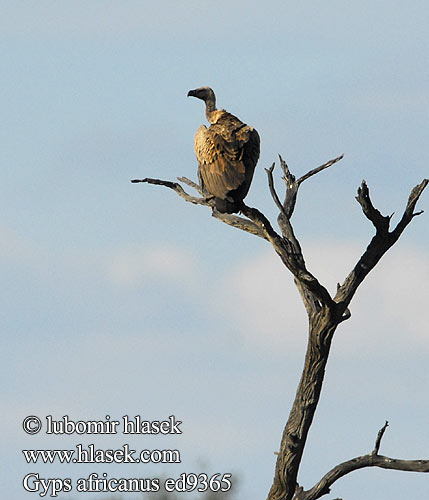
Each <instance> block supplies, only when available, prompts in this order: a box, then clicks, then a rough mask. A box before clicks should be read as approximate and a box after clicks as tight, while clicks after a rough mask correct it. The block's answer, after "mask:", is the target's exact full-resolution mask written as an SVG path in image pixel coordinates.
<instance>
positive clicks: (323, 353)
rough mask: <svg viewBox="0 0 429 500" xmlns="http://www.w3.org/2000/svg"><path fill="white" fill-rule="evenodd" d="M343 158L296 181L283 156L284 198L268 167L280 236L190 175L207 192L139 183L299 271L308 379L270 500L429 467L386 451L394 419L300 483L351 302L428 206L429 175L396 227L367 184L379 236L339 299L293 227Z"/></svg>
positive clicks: (303, 497) (300, 498) (363, 194)
mask: <svg viewBox="0 0 429 500" xmlns="http://www.w3.org/2000/svg"><path fill="white" fill-rule="evenodd" d="M341 159H342V156H339V157H338V158H335V159H333V160H330V161H328V162H326V163H324V164H323V165H321V166H320V167H317V168H315V169H312V170H310V171H309V172H308V173H306V174H305V175H303V176H302V177H300V178H298V179H296V178H295V176H294V175H292V173H291V172H290V170H289V167H288V166H287V164H286V162H285V161H284V160H283V159H282V158H281V157H280V166H281V169H282V172H283V177H282V178H283V180H284V183H285V195H284V200H283V201H281V199H280V197H279V195H278V194H277V192H276V189H275V186H274V178H273V171H274V164H273V165H272V166H271V168H269V169H267V170H266V171H267V175H268V185H269V189H270V192H271V195H272V198H273V200H274V203H275V204H276V206H277V207H278V209H279V216H278V219H277V222H278V226H279V228H280V233H278V232H277V231H276V230H275V229H274V228H273V225H272V224H271V222H270V221H269V220H268V219H267V218H266V217H265V215H264V214H262V213H261V212H260V211H259V210H257V209H256V208H251V207H248V206H246V205H243V207H242V209H241V213H242V214H243V216H244V217H240V216H237V215H231V214H223V213H220V212H218V211H217V210H216V208H215V204H214V201H213V199H210V198H205V197H204V196H203V193H202V190H201V189H200V187H199V185H198V184H196V183H194V182H193V181H190V180H189V179H186V178H180V179H179V180H180V181H181V182H183V183H184V184H187V185H188V186H190V187H192V188H194V189H196V190H197V191H198V193H199V194H200V195H201V197H194V196H191V195H189V194H188V193H187V192H185V190H184V189H183V187H182V186H181V185H180V184H179V183H177V182H171V181H163V180H160V179H149V178H146V179H141V180H138V179H137V180H133V181H131V182H146V183H150V184H157V185H162V186H165V187H168V188H170V189H172V190H174V191H175V192H176V193H177V194H178V195H179V196H181V197H182V198H184V199H185V200H186V201H188V202H191V203H194V204H199V205H206V206H209V207H211V209H212V215H213V216H214V217H216V218H218V219H219V220H221V221H222V222H224V223H226V224H229V225H231V226H234V227H236V228H238V229H241V230H243V231H247V232H249V233H251V234H254V235H256V236H259V237H260V238H263V239H265V240H267V241H268V242H270V243H271V245H272V246H273V248H274V250H275V251H276V253H277V254H278V255H279V257H280V259H281V260H282V262H283V263H284V265H285V266H286V267H287V268H288V269H289V271H290V272H291V273H292V274H293V276H294V280H295V284H296V286H297V288H298V290H299V293H300V295H301V298H302V300H303V302H304V305H305V308H306V311H307V315H308V325H309V332H308V345H307V352H306V356H305V363H304V369H303V372H302V376H301V380H300V382H299V385H298V388H297V392H296V396H295V400H294V403H293V406H292V409H291V412H290V414H289V418H288V420H287V422H286V425H285V428H284V431H283V436H282V440H281V444H280V449H279V452H278V454H277V455H278V456H277V463H276V468H275V473H274V480H273V484H272V486H271V489H270V492H269V494H268V500H292V498H295V500H316V499H317V498H320V497H321V496H323V495H325V494H326V493H328V492H329V487H330V486H331V485H332V484H333V482H335V481H336V480H338V479H339V478H340V477H342V476H344V475H345V474H348V473H349V472H352V471H354V470H356V469H359V468H363V467H374V466H375V467H382V468H390V469H397V470H407V471H416V472H429V466H428V461H427V460H414V461H413V460H400V459H391V458H388V457H384V456H381V455H378V449H379V446H380V442H381V438H382V435H383V433H384V431H385V430H386V427H387V423H386V425H385V426H384V427H383V429H381V430H380V433H379V436H378V438H377V442H376V446H375V449H374V451H373V452H372V453H370V454H368V455H364V456H361V457H357V458H354V459H352V460H349V461H347V462H344V463H342V464H339V465H338V466H336V467H334V468H333V469H332V470H331V471H329V472H328V473H327V474H326V475H325V476H324V477H323V478H322V479H321V480H320V481H319V482H318V483H317V484H316V485H315V486H313V487H312V488H311V489H310V490H307V491H305V490H304V489H303V488H302V487H300V486H298V484H297V477H298V471H299V467H300V463H301V458H302V455H303V452H304V448H305V444H306V440H307V435H308V431H309V429H310V426H311V423H312V421H313V417H314V414H315V411H316V407H317V404H318V402H319V398H320V393H321V389H322V384H323V379H324V374H325V367H326V363H327V361H328V357H329V352H330V348H331V342H332V338H333V335H334V333H335V330H336V328H337V327H338V325H339V324H340V323H341V322H343V321H345V320H347V319H349V318H350V316H351V313H350V310H349V305H350V302H351V300H352V298H353V296H354V294H355V293H356V290H357V288H358V287H359V285H360V284H361V283H362V281H363V280H364V279H365V278H366V276H367V275H368V273H369V272H370V271H371V270H372V269H373V268H374V267H375V266H376V265H377V263H378V262H379V260H380V259H381V258H382V256H383V255H384V254H385V253H386V252H387V251H388V250H389V248H390V247H391V246H392V245H394V244H395V243H396V241H397V240H398V239H399V237H400V236H401V234H402V232H403V231H404V229H405V228H406V227H407V225H408V224H409V223H410V222H411V221H412V219H413V218H414V217H415V216H417V215H420V214H421V213H422V211H420V212H414V210H415V206H416V203H417V201H418V200H419V197H420V195H421V194H422V192H423V190H424V189H425V187H426V186H427V184H428V182H429V181H428V179H424V180H423V181H422V182H421V183H420V184H418V185H417V186H416V187H415V188H414V189H413V190H412V191H411V194H410V196H409V198H408V202H407V204H406V207H405V210H404V213H403V215H402V217H401V219H400V221H399V223H398V224H397V225H396V227H395V228H394V229H393V230H390V217H386V216H383V215H382V214H381V213H380V212H379V211H378V210H377V209H376V208H375V207H374V206H373V204H372V201H371V198H370V195H369V189H368V186H367V184H366V182H365V181H363V182H362V185H361V186H360V188H359V189H358V195H357V198H356V199H357V201H358V202H359V204H360V205H361V208H362V211H363V213H364V215H365V216H366V217H367V218H368V219H369V220H370V221H371V222H372V224H373V225H374V227H375V235H374V237H373V238H372V240H371V241H370V243H369V245H368V247H367V249H366V251H365V252H364V254H363V255H362V257H361V258H360V259H359V261H358V262H357V263H356V265H355V266H354V268H353V269H352V271H351V272H350V273H349V275H348V276H347V277H346V279H345V280H344V282H343V283H342V284H339V285H338V289H337V292H336V295H335V297H331V295H330V294H329V292H328V291H327V289H326V288H325V287H324V286H323V285H322V284H321V283H320V282H319V281H318V280H317V278H316V277H315V276H313V274H312V273H310V272H309V271H308V269H307V268H306V264H305V260H304V256H303V253H302V250H301V246H300V244H299V241H298V239H297V238H296V236H295V233H294V230H293V227H292V224H291V217H292V215H293V212H294V208H295V205H296V201H297V196H298V190H299V187H300V185H301V184H302V183H303V182H304V181H306V180H307V179H309V178H311V177H312V176H313V175H315V174H317V173H319V172H321V171H323V170H325V169H326V168H328V167H330V166H332V165H333V164H335V163H337V162H338V161H339V160H341Z"/></svg>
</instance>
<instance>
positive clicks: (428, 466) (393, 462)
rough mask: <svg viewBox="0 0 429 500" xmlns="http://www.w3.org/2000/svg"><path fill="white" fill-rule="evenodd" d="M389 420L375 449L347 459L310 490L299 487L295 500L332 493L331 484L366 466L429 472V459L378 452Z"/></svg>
mask: <svg viewBox="0 0 429 500" xmlns="http://www.w3.org/2000/svg"><path fill="white" fill-rule="evenodd" d="M388 425H389V424H388V422H386V423H385V424H384V426H383V427H382V428H381V429H380V430H379V431H378V435H377V440H376V443H375V447H374V450H373V451H372V452H371V453H368V454H367V455H363V456H360V457H356V458H352V459H351V460H347V461H346V462H343V463H341V464H339V465H337V466H335V467H334V468H333V469H331V470H330V471H329V472H327V473H326V474H325V475H324V476H323V477H322V479H321V480H320V481H319V482H318V483H316V484H315V485H314V486H313V487H312V488H311V489H310V490H307V491H305V490H304V489H303V488H302V487H299V488H297V490H296V493H295V497H294V500H317V499H318V498H320V497H322V496H324V495H327V494H328V493H330V489H331V486H332V485H333V484H334V483H335V481H338V479H340V478H341V477H343V476H345V475H346V474H349V473H350V472H353V471H355V470H358V469H363V468H365V467H380V468H382V469H393V470H398V471H406V472H429V460H401V459H397V458H390V457H385V456H383V455H379V454H378V450H379V448H380V443H381V439H382V438H383V435H384V433H385V431H386V429H387V427H388Z"/></svg>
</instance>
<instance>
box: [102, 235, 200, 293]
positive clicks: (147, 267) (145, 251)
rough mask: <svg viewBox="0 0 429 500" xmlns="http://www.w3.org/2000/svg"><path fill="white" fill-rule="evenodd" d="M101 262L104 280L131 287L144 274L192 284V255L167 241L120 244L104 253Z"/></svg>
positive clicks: (143, 280) (144, 277)
mask: <svg viewBox="0 0 429 500" xmlns="http://www.w3.org/2000/svg"><path fill="white" fill-rule="evenodd" d="M104 266H105V272H106V276H107V278H108V280H109V281H110V282H111V283H113V284H114V285H118V286H120V287H135V286H138V285H141V284H142V283H144V282H145V280H147V279H148V278H158V279H160V280H167V281H174V282H181V283H185V284H186V285H187V286H193V285H194V284H195V276H196V273H195V258H194V257H193V256H192V255H191V254H190V253H189V251H187V250H185V249H182V248H178V247H173V246H169V245H163V244H160V245H154V244H152V246H150V247H147V246H143V245H142V246H135V247H127V248H122V249H120V250H118V251H115V252H112V253H110V254H109V255H107V256H106V257H105V258H104Z"/></svg>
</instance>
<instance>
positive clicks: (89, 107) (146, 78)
mask: <svg viewBox="0 0 429 500" xmlns="http://www.w3.org/2000/svg"><path fill="white" fill-rule="evenodd" d="M0 11H1V15H0V54H1V57H0V65H1V73H2V79H1V80H2V83H1V88H2V92H1V99H0V101H1V111H2V113H1V114H2V122H1V125H0V141H1V152H0V158H1V165H2V168H1V170H2V182H1V183H0V204H1V212H0V214H1V215H0V242H1V244H0V272H1V276H2V283H3V287H2V290H1V292H0V300H1V303H2V311H3V312H2V314H1V319H0V323H1V332H2V334H1V356H2V362H1V372H2V380H3V383H2V392H1V399H2V408H3V411H2V412H1V414H2V415H1V422H2V427H3V432H2V437H1V442H2V446H1V447H0V457H1V458H0V461H1V467H0V476H1V477H0V481H1V484H2V490H3V495H4V497H5V498H8V499H9V500H25V499H28V498H39V494H38V492H34V493H30V492H26V491H25V490H24V488H23V486H22V481H23V478H24V477H25V476H26V475H27V474H29V473H38V474H39V476H40V478H46V479H48V478H51V479H52V478H63V479H64V478H71V479H72V481H73V484H75V481H76V480H77V479H78V478H80V477H83V478H86V477H88V476H89V474H90V473H92V472H96V473H98V474H99V475H101V474H102V473H107V474H108V476H109V477H116V478H118V477H126V478H127V477H136V476H138V477H145V478H160V477H175V478H177V477H179V475H180V473H182V472H188V473H190V472H193V473H197V474H198V473H207V474H209V475H211V474H214V473H220V474H223V473H231V474H232V477H233V481H236V484H238V488H239V489H238V494H237V498H251V499H258V498H265V497H266V495H267V493H268V490H269V488H270V485H271V481H272V477H273V472H274V465H275V454H274V452H275V451H276V450H277V449H278V446H279V443H280V438H281V434H282V431H283V427H284V425H285V422H286V419H287V416H288V412H289V409H290V407H291V404H292V401H293V397H294V394H295V390H296V386H297V383H298V380H299V377H300V372H301V369H302V364H303V359H304V353H305V344H306V335H307V326H306V315H305V309H304V307H303V305H302V303H301V302H300V298H299V294H298V292H297V290H296V289H295V288H294V284H293V279H292V277H291V275H290V274H289V273H288V271H287V270H286V269H285V268H284V267H283V266H282V264H281V262H280V261H279V259H278V257H277V256H276V254H275V253H274V251H273V250H272V249H271V248H270V247H269V245H268V244H267V243H266V242H264V241H263V240H261V239H259V238H255V237H253V236H251V235H249V234H246V233H243V232H240V231H238V230H236V229H234V228H231V227H229V226H226V225H223V224H222V223H220V222H219V221H218V220H215V219H214V218H213V217H211V215H210V211H209V209H208V208H206V207H199V206H193V205H191V204H188V203H186V202H184V200H182V199H180V198H179V197H178V196H176V195H175V193H173V192H171V191H169V190H166V189H164V188H162V187H159V186H149V185H143V184H131V183H130V182H129V181H130V179H133V178H143V177H158V178H162V179H167V180H175V178H176V177H180V176H187V177H189V178H193V179H196V167H197V165H196V159H195V154H194V151H193V136H194V133H195V131H196V130H197V128H198V127H199V126H200V125H201V123H205V116H204V108H203V104H202V103H201V102H200V101H198V100H195V99H188V98H187V97H186V94H187V92H188V90H189V89H193V88H196V87H198V86H201V85H210V86H211V87H213V88H214V90H215V92H216V95H217V102H218V105H219V107H222V108H225V109H227V110H228V111H231V112H232V113H233V114H236V115H237V116H238V117H240V118H241V119H242V120H243V121H245V122H246V123H249V124H250V125H252V126H254V127H255V128H256V129H257V130H258V132H259V134H260V136H261V156H260V160H259V164H258V167H257V169H256V172H255V176H254V180H253V184H252V187H251V190H250V193H249V195H248V197H247V198H246V201H247V203H248V204H249V205H251V206H255V207H257V208H259V209H260V210H261V211H262V212H264V213H265V214H266V215H267V216H268V217H269V218H270V219H271V220H272V221H273V223H275V220H276V216H277V213H276V207H275V206H274V203H273V202H272V199H271V198H270V194H269V190H268V187H267V180H266V173H265V170H264V169H265V168H268V167H269V166H270V165H271V164H272V163H273V162H276V164H277V169H276V170H275V179H276V186H277V188H278V191H279V192H281V191H282V181H281V175H280V172H279V168H278V154H281V155H282V156H283V157H284V158H285V159H286V161H287V162H288V165H289V167H290V169H291V170H292V172H293V173H294V174H295V175H297V176H300V175H303V174H304V173H305V172H307V171H308V170H310V169H312V168H314V167H316V166H318V165H320V164H322V163H324V162H325V161H327V160H329V159H331V158H334V157H336V156H338V155H340V154H344V155H345V156H344V159H343V160H342V161H341V162H339V163H338V164H336V165H335V166H332V167H331V168H330V169H328V170H326V171H324V172H322V173H320V174H319V175H317V176H315V177H312V178H311V179H309V180H307V181H306V182H305V183H304V184H303V185H302V188H301V189H300V193H299V198H298V203H297V207H296V211H295V214H294V216H293V219H292V223H293V226H294V228H295V232H296V234H297V236H298V238H299V240H300V242H301V245H302V247H303V252H304V255H305V257H306V262H307V265H308V268H309V269H310V271H311V272H313V273H314V274H315V275H316V276H317V277H318V278H319V280H320V281H321V282H322V283H323V284H324V285H325V286H326V287H327V288H328V289H329V290H330V291H331V292H332V291H334V290H335V287H336V284H337V283H338V282H342V281H343V280H344V278H345V276H346V275H347V274H348V272H349V271H350V270H351V269H352V268H353V266H354V264H355V263H356V262H357V260H358V259H359V257H360V255H361V254H362V253H363V252H364V250H365V248H366V246H367V245H368V243H369V241H370V239H371V237H372V235H373V232H374V231H373V227H372V225H371V224H370V222H369V221H368V220H367V219H366V218H365V217H364V216H363V214H362V212H361V210H360V206H359V204H358V203H357V202H356V200H355V196H356V190H357V188H358V186H359V185H360V183H361V181H362V179H365V180H366V181H367V183H368V185H369V188H370V192H371V196H372V200H373V203H374V205H375V206H376V207H377V208H379V209H380V211H381V212H382V213H383V214H385V215H390V214H393V213H394V216H393V219H392V224H395V223H396V222H397V221H398V220H399V217H400V215H401V213H402V211H403V209H404V207H405V204H406V200H407V198H408V195H409V193H410V190H411V188H412V187H413V186H415V185H416V184H418V183H420V182H421V181H422V180H423V178H425V177H428V176H429V168H428V165H429V161H428V160H429V149H428V141H427V136H428V126H429V112H428V109H429V33H428V30H427V24H428V19H429V7H428V4H427V2H423V1H415V0H411V1H409V2H399V1H396V0H390V1H383V0H380V1H371V2H370V1H366V0H364V1H359V2H357V1H354V0H352V1H349V2H344V1H342V2H340V1H329V0H328V1H325V2H318V1H312V2H302V3H301V4H300V5H297V2H290V1H288V0H287V1H277V0H268V1H266V2H256V1H253V0H248V1H242V0H237V1H234V2H226V1H223V0H217V1H216V2H214V1H211V0H210V1H196V0H195V1H188V0H184V1H182V2H173V1H156V2H155V1H152V0H145V1H136V0H122V1H121V2H114V1H110V0H105V1H100V0H94V1H92V2H84V1H81V0H75V1H73V2H72V1H64V2H55V1H52V0H51V1H48V0H46V1H43V2H39V1H31V0H22V1H19V2H16V1H8V0H3V1H2V2H0ZM417 208H418V209H422V210H426V213H424V214H422V215H421V216H419V217H416V218H414V219H413V221H412V223H411V224H410V225H409V226H408V227H407V229H406V231H405V232H404V234H403V235H402V237H401V239H400V241H399V242H398V243H397V244H396V245H395V246H394V247H393V248H392V249H391V250H390V251H389V253H388V254H387V255H386V256H385V257H384V258H383V259H382V261H381V262H380V263H379V265H378V266H377V268H376V269H375V270H374V271H373V272H372V273H371V274H370V275H369V276H368V277H367V279H366V280H365V282H364V283H363V284H362V285H361V287H360V288H359V290H358V292H357V294H356V296H355V298H354V299H353V302H352V304H351V313H352V317H351V319H350V320H348V321H347V322H345V323H343V324H341V325H340V327H339V328H338V330H337V333H336V335H335V337H334V341H333V346H332V351H331V357H330V360H329V363H328V367H327V373H326V378H325V385H324V388H323V391H322V397H321V400H320V404H319V407H318V409H317V412H316V415H315V420H314V423H313V426H312V428H311V430H310V434H309V439H308V444H307V447H306V450H305V453H304V457H303V461H302V466H301V470H300V473H299V478H298V479H299V482H300V484H302V485H303V486H304V488H310V487H311V486H313V485H314V484H315V483H316V482H317V481H318V480H319V479H320V478H321V477H322V475H323V474H325V473H326V472H327V471H328V470H329V469H330V468H332V467H333V466H334V465H336V464H338V463H340V462H342V461H344V460H348V459H350V458H353V457H355V456H358V455H363V454H366V453H368V452H370V451H371V450H372V449H373V447H374V443H375V438H376V435H377V432H378V430H379V429H380V428H381V427H382V425H383V424H384V422H385V420H388V421H389V423H390V426H389V428H388V430H387V431H386V434H385V436H384V438H383V441H382V445H381V449H380V453H382V454H385V455H388V456H391V457H394V458H407V459H428V458H429V451H428V450H429V431H428V425H427V419H428V417H427V416H428V414H429V396H428V394H427V387H428V384H429V371H428V369H427V366H428V357H429V335H428V328H427V322H426V318H425V316H424V314H425V313H424V311H425V310H426V308H427V302H428V297H429V279H428V278H429V260H428V249H429V231H428V228H429V223H428V211H429V201H428V193H426V192H425V193H423V195H422V196H421V199H420V201H419V204H418V207H417ZM30 415H35V416H38V417H39V418H40V419H41V421H42V423H43V426H44V427H43V429H42V431H41V432H40V433H38V434H36V435H29V434H26V433H25V432H24V430H23V427H22V423H23V420H24V418H25V417H27V416H30ZM48 415H52V417H53V418H54V419H56V420H61V419H62V418H63V417H64V415H68V416H69V418H70V419H71V420H73V421H85V420H105V419H106V415H109V416H110V418H111V420H117V421H122V418H123V416H125V415H128V416H130V418H131V417H134V416H136V415H141V416H142V418H143V419H145V420H151V421H152V420H165V419H168V418H169V416H171V415H174V416H175V417H176V418H177V419H178V420H180V421H182V427H181V429H182V431H183V432H182V434H180V435H157V436H148V435H135V436H130V435H126V436H125V435H123V434H122V433H118V434H117V435H96V436H94V435H88V434H87V435H77V434H73V435H47V434H46V432H45V430H46V417H47V416H48ZM125 443H127V444H130V446H132V447H134V448H135V449H136V450H140V449H146V448H147V449H178V450H180V455H181V463H180V464H159V463H153V464H144V465H141V464H139V465H135V464H114V465H113V464H68V465H67V464H60V463H56V464H50V465H47V464H42V463H37V464H28V463H26V461H25V459H24V456H23V453H22V451H21V450H28V449H74V448H75V447H76V445H78V444H83V445H84V446H87V445H89V444H94V445H95V446H96V447H97V448H100V449H116V448H121V447H122V446H123V445H124V444H125ZM428 495H429V478H428V477H427V475H425V474H414V473H405V472H392V471H386V470H381V469H374V470H372V469H364V470H361V471H358V472H354V473H353V474H350V475H348V476H346V477H345V478H342V479H341V480H339V481H338V482H337V483H335V485H334V487H333V488H332V493H331V494H330V495H329V496H326V497H325V498H327V499H328V498H330V499H331V500H332V499H334V498H338V497H340V498H344V499H347V500H361V499H367V498H377V499H378V500H404V499H407V500H426V499H427V498H428ZM107 497H108V494H107V493H103V494H96V493H87V494H85V493H79V492H77V491H75V489H73V491H71V492H62V493H60V494H59V498H63V499H67V500H69V499H70V500H72V499H80V500H87V499H88V498H91V499H106V498H107ZM123 498H125V499H126V498H137V497H136V496H135V495H132V494H126V495H123Z"/></svg>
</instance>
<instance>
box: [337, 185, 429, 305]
mask: <svg viewBox="0 0 429 500" xmlns="http://www.w3.org/2000/svg"><path fill="white" fill-rule="evenodd" d="M428 182H429V180H428V179H424V180H423V181H422V182H421V183H420V184H418V185H417V186H415V187H414V188H413V189H412V191H411V193H410V196H409V198H408V202H407V205H406V207H405V210H404V213H403V215H402V217H401V220H400V221H399V223H398V224H397V226H396V227H395V228H394V229H393V230H392V231H389V227H390V222H391V217H390V216H383V215H381V213H380V212H379V211H378V210H377V209H376V208H374V205H373V204H372V201H371V198H370V194H369V189H368V186H367V184H366V182H365V181H362V184H361V186H360V188H359V189H358V195H357V197H356V199H357V201H358V202H359V204H360V206H361V207H362V211H363V213H364V214H365V216H366V217H367V219H369V220H370V221H371V222H372V224H373V225H374V227H375V235H374V237H373V238H372V240H371V242H370V243H369V245H368V247H367V249H366V251H365V252H364V254H363V255H362V257H361V258H360V259H359V261H358V263H357V264H356V266H355V267H354V268H353V270H352V271H351V272H350V274H349V275H348V276H347V278H346V279H345V281H344V283H343V284H342V285H341V286H340V287H339V288H338V290H337V294H336V296H335V298H334V301H335V302H336V303H337V304H338V308H339V311H343V310H344V311H345V310H346V309H347V307H348V305H349V304H350V301H351V299H352V298H353V295H354V294H355V293H356V290H357V288H358V287H359V285H360V284H361V283H362V281H363V280H364V279H365V278H366V276H367V275H368V274H369V273H370V272H371V270H372V269H374V267H375V266H376V265H377V263H378V261H379V260H380V259H381V257H382V256H383V255H384V254H385V253H386V252H387V250H389V248H390V247H391V246H392V245H394V244H395V243H396V242H397V241H398V239H399V237H400V236H401V234H402V232H403V231H404V229H405V228H406V227H407V225H408V224H409V223H410V222H411V221H412V219H413V218H414V217H416V216H417V215H420V214H421V213H423V210H421V211H419V212H414V210H415V207H416V203H417V201H418V200H419V198H420V195H421V194H422V193H423V191H424V189H425V187H426V186H427V184H428Z"/></svg>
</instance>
